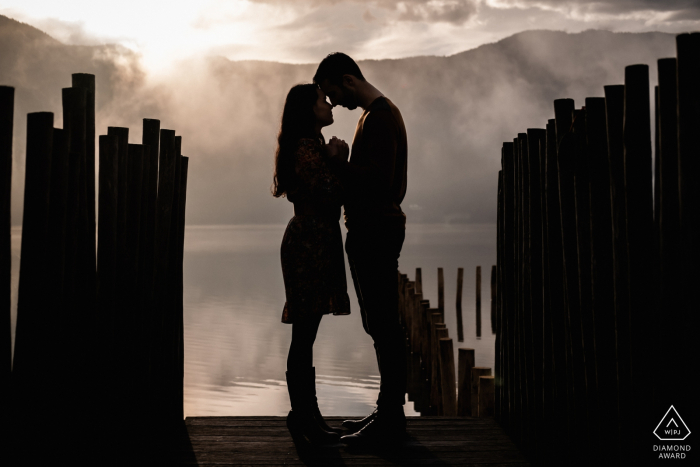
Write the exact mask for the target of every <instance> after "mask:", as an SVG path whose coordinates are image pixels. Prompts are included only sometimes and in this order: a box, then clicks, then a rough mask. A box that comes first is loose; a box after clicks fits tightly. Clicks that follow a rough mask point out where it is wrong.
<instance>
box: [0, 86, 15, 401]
mask: <svg viewBox="0 0 700 467" xmlns="http://www.w3.org/2000/svg"><path fill="white" fill-rule="evenodd" d="M14 108H15V88H13V87H10V86H0V168H1V169H0V173H1V174H2V177H1V178H0V315H2V320H3V323H5V324H3V325H2V331H0V332H2V337H1V338H0V345H2V348H3V349H5V350H3V353H5V357H3V358H4V359H5V362H6V363H5V365H8V366H7V367H5V370H4V371H3V376H2V382H1V383H0V384H1V385H2V389H0V396H1V397H3V400H4V401H5V402H4V403H3V404H4V406H3V410H7V408H8V405H9V404H8V402H7V401H9V400H10V394H9V390H10V379H11V374H12V337H11V334H12V329H11V327H12V324H11V318H10V307H11V299H10V296H11V293H10V285H11V280H12V245H11V243H10V227H11V214H10V213H11V208H10V206H11V204H10V201H11V196H12V130H13V126H14Z"/></svg>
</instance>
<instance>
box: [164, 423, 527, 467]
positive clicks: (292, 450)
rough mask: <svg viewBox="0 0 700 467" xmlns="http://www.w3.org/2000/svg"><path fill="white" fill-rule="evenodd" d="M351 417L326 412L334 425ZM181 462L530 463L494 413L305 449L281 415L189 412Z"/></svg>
mask: <svg viewBox="0 0 700 467" xmlns="http://www.w3.org/2000/svg"><path fill="white" fill-rule="evenodd" d="M347 418H351V417H326V421H327V422H328V423H329V424H330V425H332V426H339V425H340V423H341V422H342V420H345V419H347ZM185 427H186V435H185V436H184V437H183V439H182V443H181V446H180V449H179V451H178V454H177V455H178V461H179V465H199V466H238V467H242V466H246V465H249V466H255V467H260V466H265V465H267V466H279V465H309V466H389V465H392V466H396V465H401V466H403V465H406V466H409V465H440V466H453V465H454V466H457V465H458V466H465V467H469V466H471V467H478V466H483V467H486V466H488V467H499V466H502V467H505V466H507V467H526V466H529V465H530V464H529V463H528V462H527V461H526V459H525V457H524V456H523V455H522V453H520V451H518V449H517V448H516V447H515V445H514V444H513V442H512V441H511V440H510V438H508V436H507V435H506V434H505V432H504V431H503V430H502V429H501V427H500V426H499V425H498V424H497V423H496V422H495V421H494V420H493V419H483V418H472V417H408V418H407V438H406V440H405V441H404V442H403V443H402V444H401V446H400V447H395V448H391V449H389V448H371V449H370V448H367V449H357V448H352V449H351V448H348V447H346V446H344V445H343V444H336V445H331V446H323V447H318V448H314V449H313V450H309V449H308V448H306V447H304V446H298V447H297V446H296V445H295V443H294V442H293V441H292V438H291V436H290V434H289V432H288V431H287V427H286V424H285V417H188V418H187V419H186V420H185Z"/></svg>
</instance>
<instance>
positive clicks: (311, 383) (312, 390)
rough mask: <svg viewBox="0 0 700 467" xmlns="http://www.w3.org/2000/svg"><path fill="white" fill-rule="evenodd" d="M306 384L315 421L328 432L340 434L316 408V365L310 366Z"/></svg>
mask: <svg viewBox="0 0 700 467" xmlns="http://www.w3.org/2000/svg"><path fill="white" fill-rule="evenodd" d="M306 384H307V385H308V392H309V394H311V396H310V397H311V404H312V409H313V412H314V419H315V420H316V423H318V425H319V426H320V427H321V428H323V429H324V430H326V431H327V432H329V433H337V434H340V430H338V429H336V428H333V427H331V426H329V425H328V424H327V423H326V421H325V420H324V419H323V415H321V411H320V410H319V408H318V399H317V398H316V367H313V366H312V367H311V371H309V376H308V379H307V382H306Z"/></svg>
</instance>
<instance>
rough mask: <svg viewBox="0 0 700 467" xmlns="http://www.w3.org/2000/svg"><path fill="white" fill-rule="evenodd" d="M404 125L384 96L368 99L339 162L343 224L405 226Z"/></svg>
mask: <svg viewBox="0 0 700 467" xmlns="http://www.w3.org/2000/svg"><path fill="white" fill-rule="evenodd" d="M407 155H408V150H407V141H406V127H405V126H404V123H403V118H402V117H401V112H399V109H398V108H397V107H396V106H395V105H394V104H393V103H392V102H391V101H390V100H389V99H387V98H386V97H384V96H381V97H378V98H377V99H375V100H374V101H372V103H371V104H370V105H369V106H368V107H367V108H366V109H365V111H364V113H363V114H362V116H361V117H360V120H359V121H358V122H357V128H356V129H355V137H354V138H353V142H352V153H351V157H350V160H349V161H348V162H347V163H344V164H342V171H343V173H344V175H345V177H344V178H345V181H346V183H347V190H348V192H347V198H346V199H347V201H346V203H345V225H346V227H347V228H348V229H352V228H355V227H361V226H366V227H371V226H377V227H381V226H405V225H406V216H405V214H404V213H403V211H402V210H401V202H402V201H403V198H404V196H405V195H406V174H407V171H406V163H407Z"/></svg>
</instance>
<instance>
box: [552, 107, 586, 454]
mask: <svg viewBox="0 0 700 467" xmlns="http://www.w3.org/2000/svg"><path fill="white" fill-rule="evenodd" d="M554 112H555V121H556V124H555V127H556V133H557V141H559V147H558V151H557V165H558V174H559V180H558V183H559V216H560V219H561V236H562V253H563V269H562V271H563V278H564V305H565V310H566V320H567V322H566V332H567V334H568V336H567V337H568V339H567V343H568V346H567V347H568V349H567V350H568V353H569V355H570V357H571V360H570V362H571V363H570V364H569V365H568V366H567V370H568V371H569V375H568V376H569V377H568V378H567V379H568V384H569V385H570V386H569V388H570V390H571V391H572V392H571V394H572V396H571V397H569V398H568V401H569V402H570V403H571V404H572V405H571V406H570V407H569V410H570V411H571V412H570V413H571V417H572V419H571V420H572V423H571V425H570V426H571V427H572V429H573V433H572V436H571V439H572V440H575V441H576V442H577V443H579V445H580V441H581V439H582V438H583V436H584V435H585V433H586V430H585V426H586V400H587V395H586V379H585V365H584V363H585V361H584V354H583V331H582V325H581V313H580V307H579V286H578V253H577V243H576V242H577V238H576V202H575V185H574V162H575V151H576V150H577V146H576V141H575V138H574V134H573V133H572V132H570V130H571V127H572V123H573V114H574V102H573V100H572V99H557V100H555V101H554ZM573 394H576V397H573ZM575 455H578V454H575Z"/></svg>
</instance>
